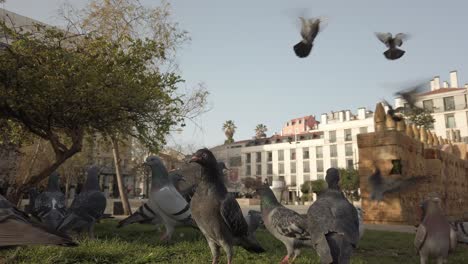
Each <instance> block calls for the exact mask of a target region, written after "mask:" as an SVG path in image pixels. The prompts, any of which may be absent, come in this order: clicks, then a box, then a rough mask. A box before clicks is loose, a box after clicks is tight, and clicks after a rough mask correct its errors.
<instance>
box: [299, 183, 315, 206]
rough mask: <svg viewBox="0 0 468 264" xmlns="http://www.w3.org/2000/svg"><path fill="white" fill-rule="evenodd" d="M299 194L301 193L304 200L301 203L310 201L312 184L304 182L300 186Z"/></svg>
mask: <svg viewBox="0 0 468 264" xmlns="http://www.w3.org/2000/svg"><path fill="white" fill-rule="evenodd" d="M301 192H302V193H303V196H304V199H302V200H303V201H304V200H305V199H306V198H308V199H309V201H312V193H313V182H312V181H305V182H304V183H303V184H302V185H301Z"/></svg>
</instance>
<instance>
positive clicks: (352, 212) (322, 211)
mask: <svg viewBox="0 0 468 264" xmlns="http://www.w3.org/2000/svg"><path fill="white" fill-rule="evenodd" d="M325 179H326V181H327V184H328V189H326V190H325V191H323V192H322V193H321V194H320V195H319V196H318V198H317V201H315V202H314V203H313V204H312V205H311V206H310V207H309V210H308V211H307V221H308V232H309V234H310V236H311V239H312V243H313V245H314V248H315V250H316V251H317V254H318V255H319V257H320V260H321V262H322V263H332V262H333V263H340V264H341V263H349V261H350V258H351V255H352V252H353V249H354V248H356V246H357V245H358V242H359V218H358V213H357V210H356V208H355V207H354V206H353V205H352V204H351V203H350V202H349V201H348V200H347V199H346V197H345V196H344V194H343V193H342V192H341V189H340V187H339V185H338V183H339V181H340V174H339V171H338V170H337V169H335V168H330V169H328V170H327V175H326V177H325Z"/></svg>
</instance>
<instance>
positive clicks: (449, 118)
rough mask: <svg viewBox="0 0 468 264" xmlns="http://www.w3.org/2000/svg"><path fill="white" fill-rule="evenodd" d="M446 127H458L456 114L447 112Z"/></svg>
mask: <svg viewBox="0 0 468 264" xmlns="http://www.w3.org/2000/svg"><path fill="white" fill-rule="evenodd" d="M445 127H446V128H456V127H457V126H456V124H455V115H454V114H447V115H445Z"/></svg>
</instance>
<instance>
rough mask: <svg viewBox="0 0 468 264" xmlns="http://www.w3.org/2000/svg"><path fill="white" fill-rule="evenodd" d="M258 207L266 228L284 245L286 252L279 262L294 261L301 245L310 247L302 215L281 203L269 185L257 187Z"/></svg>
mask: <svg viewBox="0 0 468 264" xmlns="http://www.w3.org/2000/svg"><path fill="white" fill-rule="evenodd" d="M258 193H259V194H260V209H261V213H262V218H263V222H264V223H265V227H266V229H267V230H268V231H269V232H270V233H271V234H272V235H273V236H274V237H275V238H276V239H278V240H279V241H281V242H282V243H283V244H284V246H285V247H286V250H287V254H286V256H285V257H284V258H283V259H282V260H281V263H284V264H286V263H289V261H291V262H294V260H295V259H296V258H297V257H298V256H299V254H300V253H301V248H302V247H312V246H313V244H312V241H311V238H310V235H309V233H308V231H307V220H306V218H305V217H304V216H302V215H300V214H298V213H296V212H295V211H293V210H291V209H288V208H286V207H284V206H283V205H281V204H280V203H279V202H278V200H277V199H276V197H275V195H274V194H273V191H272V190H271V189H270V186H269V185H263V186H261V187H260V188H259V189H258Z"/></svg>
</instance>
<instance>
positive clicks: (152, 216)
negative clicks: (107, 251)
mask: <svg viewBox="0 0 468 264" xmlns="http://www.w3.org/2000/svg"><path fill="white" fill-rule="evenodd" d="M169 177H170V179H171V182H172V184H174V186H177V183H178V182H179V181H185V179H184V177H183V176H182V175H180V174H178V173H171V174H169ZM179 192H180V191H179ZM192 195H193V194H192V191H191V189H189V191H188V192H186V193H185V194H182V196H183V197H184V198H185V200H186V201H187V202H188V203H189V202H190V199H191V197H192ZM134 223H139V224H154V225H159V224H162V219H161V216H159V214H158V213H157V212H156V211H155V210H153V209H151V207H149V205H148V203H147V202H146V203H144V204H142V205H141V206H140V207H139V208H138V209H137V210H136V211H135V212H134V213H133V214H132V215H130V216H129V217H127V218H125V219H123V220H122V221H120V222H119V224H118V225H117V228H121V227H124V226H127V225H130V224H134Z"/></svg>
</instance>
